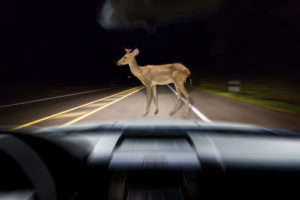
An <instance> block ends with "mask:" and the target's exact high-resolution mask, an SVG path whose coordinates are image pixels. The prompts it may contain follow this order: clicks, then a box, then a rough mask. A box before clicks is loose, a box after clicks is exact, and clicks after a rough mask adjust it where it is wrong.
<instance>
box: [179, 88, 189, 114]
mask: <svg viewBox="0 0 300 200" xmlns="http://www.w3.org/2000/svg"><path fill="white" fill-rule="evenodd" d="M178 89H179V91H180V92H181V93H182V94H183V95H184V97H185V98H186V113H185V116H188V115H189V114H190V112H191V110H190V97H191V95H190V93H189V92H188V91H187V90H186V89H185V87H184V83H182V84H181V85H180V86H179V87H178Z"/></svg>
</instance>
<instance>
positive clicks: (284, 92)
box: [191, 81, 300, 116]
mask: <svg viewBox="0 0 300 200" xmlns="http://www.w3.org/2000/svg"><path fill="white" fill-rule="evenodd" d="M214 84H217V86H218V87H211V85H210V84H208V83H202V84H201V83H200V84H197V85H193V86H191V87H192V88H196V89H199V90H202V91H205V92H210V93H214V94H218V95H221V96H225V97H228V98H232V99H236V100H240V101H244V102H247V103H251V104H255V105H259V106H263V107H266V108H270V109H273V110H278V111H283V112H288V113H293V114H296V115H299V116H300V103H299V102H298V100H299V95H300V93H299V91H297V90H299V89H298V88H296V87H295V86H294V85H292V86H291V85H290V86H289V87H287V86H285V87H282V85H283V84H281V87H278V84H273V83H272V82H269V83H268V84H261V85H257V84H255V83H253V82H252V83H249V82H245V83H244V84H243V81H242V92H241V93H235V92H228V91H227V82H224V81H223V84H222V82H219V83H214ZM274 94H278V95H277V96H276V95H274Z"/></svg>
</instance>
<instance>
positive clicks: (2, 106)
mask: <svg viewBox="0 0 300 200" xmlns="http://www.w3.org/2000/svg"><path fill="white" fill-rule="evenodd" d="M112 88H116V87H110V88H102V89H98V90H89V91H85V92H78V93H72V94H66V95H61V96H55V97H49V98H44V99H36V100H32V101H24V102H20V103H14V104H7V105H0V108H7V107H12V106H18V105H23V104H29V103H35V102H40V101H47V100H52V99H59V98H64V97H69V96H75V95H80V94H86V93H91V92H97V91H101V90H108V89H112Z"/></svg>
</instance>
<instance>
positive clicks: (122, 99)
mask: <svg viewBox="0 0 300 200" xmlns="http://www.w3.org/2000/svg"><path fill="white" fill-rule="evenodd" d="M188 90H189V91H190V92H191V96H192V105H193V111H192V112H191V114H190V115H189V116H188V117H186V118H185V117H184V114H185V108H184V104H183V103H182V105H181V107H180V108H179V109H178V110H177V112H176V113H175V114H174V115H173V116H170V115H169V112H170V111H171V109H172V107H173V106H174V104H175V102H176V94H175V93H174V92H173V91H171V89H170V88H169V87H167V86H158V88H157V92H158V104H159V113H158V114H156V115H155V114H154V103H153V102H152V103H151V107H150V112H149V114H148V115H147V116H143V113H144V111H145V105H146V94H145V88H144V87H142V86H137V87H117V88H110V89H107V90H99V91H93V92H88V93H82V94H76V95H66V96H64V97H61V98H50V99H43V100H41V101H36V100H33V102H29V103H24V104H23V103H21V104H17V105H11V106H2V107H1V105H0V117H1V118H0V126H1V127H3V128H4V129H14V130H20V129H24V128H31V127H47V126H68V125H71V124H78V123H87V122H97V121H103V120H124V119H126V120H128V119H129V120H138V119H149V120H170V119H175V120H176V119H186V120H200V121H201V120H202V121H206V122H209V123H214V122H217V121H226V122H239V123H246V124H255V125H262V126H266V127H272V128H281V129H289V130H296V131H300V117H299V116H296V115H293V114H288V113H284V112H280V111H275V110H271V109H267V108H263V107H260V106H256V105H253V104H249V103H245V102H241V101H237V100H234V99H230V98H226V97H222V96H219V95H215V94H211V93H207V92H202V91H199V90H195V89H191V88H189V89H188Z"/></svg>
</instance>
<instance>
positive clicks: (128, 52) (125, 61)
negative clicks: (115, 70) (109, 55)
mask: <svg viewBox="0 0 300 200" xmlns="http://www.w3.org/2000/svg"><path fill="white" fill-rule="evenodd" d="M139 53H140V51H139V50H138V49H135V50H133V51H132V49H125V55H124V56H123V57H122V58H121V59H120V60H119V61H118V62H117V65H118V66H121V65H128V64H129V63H130V62H131V61H132V59H134V57H135V56H137V55H139Z"/></svg>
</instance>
